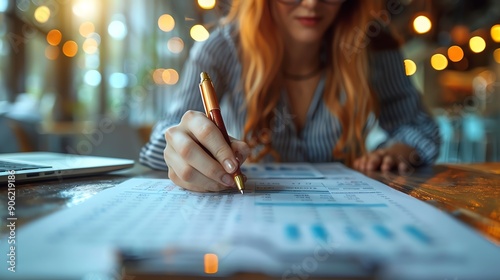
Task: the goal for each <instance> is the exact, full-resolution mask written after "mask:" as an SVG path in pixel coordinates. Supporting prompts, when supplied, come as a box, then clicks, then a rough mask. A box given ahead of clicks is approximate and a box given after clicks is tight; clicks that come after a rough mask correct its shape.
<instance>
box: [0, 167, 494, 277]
mask: <svg viewBox="0 0 500 280" xmlns="http://www.w3.org/2000/svg"><path fill="white" fill-rule="evenodd" d="M498 170H500V163H492V164H484V165H481V166H478V165H461V166H452V165H436V166H433V167H429V168H425V169H419V170H414V171H412V172H409V173H407V174H395V173H380V172H375V173H370V174H367V175H368V176H370V177H372V178H374V179H377V180H379V181H382V182H383V183H385V184H387V185H389V186H391V187H393V188H395V189H397V190H400V191H402V192H405V193H407V194H409V195H412V196H414V197H416V198H418V199H421V200H424V201H427V202H429V203H431V204H433V205H435V206H436V207H438V208H441V209H443V210H446V211H448V212H450V213H451V214H452V215H454V216H455V217H457V218H458V219H460V220H461V221H463V222H465V223H467V224H468V225H470V226H471V227H473V228H474V229H476V230H478V231H479V232H480V233H481V234H483V235H484V236H486V237H487V238H488V239H490V240H491V241H493V242H496V243H498V244H500V174H497V173H496V172H497V171H498ZM166 176H167V174H166V173H165V172H158V171H152V170H150V169H147V168H145V167H142V166H139V165H137V166H135V167H134V168H132V169H129V170H126V171H120V172H115V173H113V174H106V175H101V176H93V177H87V178H74V179H66V180H64V181H61V182H59V181H47V182H39V183H30V184H24V185H21V184H18V185H17V186H16V216H17V218H18V220H17V225H19V226H21V227H22V225H23V224H26V223H28V222H30V221H32V220H34V219H37V218H40V217H43V216H46V215H48V214H50V213H52V212H55V211H58V210H61V209H64V208H67V207H71V206H74V205H76V204H80V203H82V202H83V201H85V200H87V199H88V198H90V197H92V196H93V195H95V194H96V193H98V192H100V191H102V190H104V189H107V188H110V187H113V186H115V185H117V184H119V183H121V182H123V181H125V180H127V179H129V178H130V177H147V178H166ZM6 202H7V190H6V189H5V188H2V189H1V190H0V205H4V206H6V205H7V204H6ZM6 208H7V207H1V208H0V209H1V210H0V214H1V219H2V220H3V221H6V218H7V213H6V210H7V209H6ZM6 231H7V228H6V227H2V228H1V230H0V232H1V233H5V232H6ZM238 278H240V277H238ZM141 279H142V277H141ZM147 279H160V278H154V277H147ZM183 279H191V278H189V277H188V278H183ZM192 279H195V278H192ZM241 279H271V278H268V277H266V276H262V275H259V276H258V277H256V275H243V276H242V277H241Z"/></svg>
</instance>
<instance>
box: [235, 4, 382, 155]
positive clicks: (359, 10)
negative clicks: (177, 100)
mask: <svg viewBox="0 0 500 280" xmlns="http://www.w3.org/2000/svg"><path fill="white" fill-rule="evenodd" d="M341 5H342V6H341V7H340V10H339V12H338V14H337V17H336V19H335V21H334V23H333V25H332V27H331V28H330V30H329V31H328V33H327V36H325V40H326V43H327V46H328V47H327V52H328V53H327V61H326V84H325V92H324V95H323V98H324V101H325V103H326V105H327V106H328V108H329V110H330V111H331V112H332V114H334V115H335V116H336V117H337V118H338V120H339V122H340V124H341V125H342V134H341V136H340V138H339V139H338V141H337V143H336V145H335V147H334V149H333V151H332V153H333V156H334V158H336V159H340V160H343V161H344V163H346V164H347V165H351V164H352V162H353V161H354V159H355V158H356V157H358V156H360V155H361V154H364V153H365V152H366V148H365V140H366V125H367V121H368V117H369V116H370V114H371V113H375V114H377V113H378V106H377V102H376V98H375V95H374V93H373V91H372V90H371V88H370V86H369V81H368V79H369V78H368V62H367V59H368V58H367V48H366V46H361V45H360V44H361V43H363V42H365V41H364V40H367V39H368V38H366V37H364V34H365V30H363V28H365V27H366V26H369V25H368V24H369V23H370V20H372V18H371V16H370V11H374V10H375V9H376V7H377V6H376V5H378V4H377V1H372V0H368V1H361V0H349V1H346V2H344V3H343V4H341ZM228 19H229V22H235V23H236V24H238V26H239V38H240V42H241V49H240V56H241V61H242V67H243V69H242V81H243V88H244V92H245V95H246V101H247V119H246V123H245V127H244V140H245V141H247V142H248V143H249V144H250V147H252V148H254V147H256V146H258V145H262V146H263V147H264V148H263V149H262V150H260V151H259V153H258V154H257V155H253V156H252V157H250V158H249V159H250V160H251V161H252V160H253V161H258V160H260V159H261V158H262V157H263V156H265V155H266V154H269V153H270V154H272V155H273V156H274V157H275V158H276V159H277V160H279V155H277V153H276V152H275V151H274V150H273V149H272V148H271V141H272V139H270V137H271V135H269V133H268V132H269V131H271V130H270V129H271V128H270V122H271V119H272V117H273V109H274V108H275V107H276V106H277V104H278V101H279V94H276V93H277V92H280V89H281V87H282V85H283V83H282V82H283V77H282V72H281V71H282V68H281V67H282V62H283V53H284V44H283V42H282V40H281V36H280V34H279V31H278V29H277V27H276V26H275V24H274V22H273V19H272V16H271V10H270V5H269V0H251V1H248V0H233V6H232V9H231V11H230V13H229V17H228ZM360 35H363V36H360ZM353 48H354V49H353ZM342 90H343V91H342ZM343 92H344V93H345V94H343ZM341 100H342V102H341Z"/></svg>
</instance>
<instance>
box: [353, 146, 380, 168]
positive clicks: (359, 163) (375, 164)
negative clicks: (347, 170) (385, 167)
mask: <svg viewBox="0 0 500 280" xmlns="http://www.w3.org/2000/svg"><path fill="white" fill-rule="evenodd" d="M386 156H387V155H386V151H385V150H376V151H374V152H373V153H369V154H367V155H364V156H362V157H360V158H358V159H356V160H355V161H354V164H353V167H354V168H355V169H357V170H359V171H363V172H366V171H374V170H378V169H379V167H380V166H381V164H382V162H383V161H384V158H385V157H386Z"/></svg>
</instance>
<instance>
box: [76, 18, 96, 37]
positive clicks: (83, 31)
mask: <svg viewBox="0 0 500 280" xmlns="http://www.w3.org/2000/svg"><path fill="white" fill-rule="evenodd" d="M78 31H79V32H80V35H82V36H83V37H85V38H87V37H88V36H89V35H90V34H92V33H94V32H95V26H94V24H93V23H92V22H90V21H86V22H84V23H82V24H81V25H80V28H79V30H78Z"/></svg>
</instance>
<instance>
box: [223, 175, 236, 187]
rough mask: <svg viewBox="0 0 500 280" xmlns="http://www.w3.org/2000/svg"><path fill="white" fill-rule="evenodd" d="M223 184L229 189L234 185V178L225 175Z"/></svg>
mask: <svg viewBox="0 0 500 280" xmlns="http://www.w3.org/2000/svg"><path fill="white" fill-rule="evenodd" d="M222 182H224V184H226V186H228V187H230V186H232V185H233V184H234V180H233V177H231V175H229V174H225V175H224V176H222Z"/></svg>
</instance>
